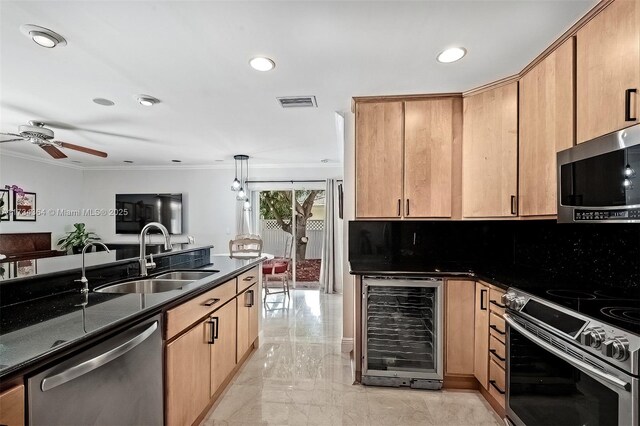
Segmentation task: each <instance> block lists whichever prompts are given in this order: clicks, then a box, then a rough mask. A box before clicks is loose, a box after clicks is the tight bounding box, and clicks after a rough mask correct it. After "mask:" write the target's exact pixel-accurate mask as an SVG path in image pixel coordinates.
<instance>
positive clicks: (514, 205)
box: [511, 195, 518, 214]
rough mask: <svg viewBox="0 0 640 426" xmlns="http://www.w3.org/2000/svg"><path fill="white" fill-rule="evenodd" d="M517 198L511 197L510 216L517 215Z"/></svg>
mask: <svg viewBox="0 0 640 426" xmlns="http://www.w3.org/2000/svg"><path fill="white" fill-rule="evenodd" d="M517 200H518V197H516V196H515V195H512V196H511V214H518V203H517Z"/></svg>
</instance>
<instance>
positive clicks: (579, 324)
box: [502, 288, 640, 374]
mask: <svg viewBox="0 0 640 426" xmlns="http://www.w3.org/2000/svg"><path fill="white" fill-rule="evenodd" d="M502 302H503V304H504V305H505V306H506V307H507V309H509V310H512V311H516V312H518V313H519V314H520V315H524V316H525V317H527V318H530V319H533V320H534V321H535V323H537V324H539V325H541V326H544V327H545V328H546V329H548V330H551V331H553V332H554V333H555V334H557V335H559V336H560V337H563V338H564V339H567V338H568V339H569V340H571V341H573V342H575V343H574V344H576V345H579V346H582V347H583V348H584V349H585V350H586V351H588V352H589V353H592V354H593V355H596V356H598V357H599V358H601V359H602V360H606V361H607V362H609V363H611V364H614V365H617V366H618V367H620V368H623V369H625V370H626V371H628V372H630V373H632V374H639V371H638V368H639V366H638V364H639V361H640V336H638V335H635V334H632V333H628V332H626V331H623V330H620V329H617V328H615V327H613V326H611V325H609V324H606V323H602V322H599V321H597V320H595V319H593V318H590V317H587V316H585V315H583V314H580V313H578V312H575V311H573V310H571V309H568V308H566V307H564V306H560V305H556V304H555V303H553V302H550V301H547V300H544V299H541V298H537V297H534V296H531V295H529V294H527V293H525V292H523V291H520V290H518V289H514V288H510V289H509V291H507V293H505V294H504V295H503V296H502Z"/></svg>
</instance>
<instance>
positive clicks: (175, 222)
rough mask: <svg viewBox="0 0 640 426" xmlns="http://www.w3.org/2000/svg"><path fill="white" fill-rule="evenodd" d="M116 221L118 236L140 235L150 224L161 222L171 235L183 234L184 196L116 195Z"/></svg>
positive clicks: (151, 230) (155, 231) (153, 231)
mask: <svg viewBox="0 0 640 426" xmlns="http://www.w3.org/2000/svg"><path fill="white" fill-rule="evenodd" d="M115 219H116V234H139V233H140V231H142V228H143V227H144V226H145V225H146V224H147V223H149V222H160V223H161V224H163V225H164V226H165V227H166V228H167V230H169V233H171V234H182V194H116V215H115ZM149 232H151V233H157V232H160V231H158V230H157V229H150V230H149Z"/></svg>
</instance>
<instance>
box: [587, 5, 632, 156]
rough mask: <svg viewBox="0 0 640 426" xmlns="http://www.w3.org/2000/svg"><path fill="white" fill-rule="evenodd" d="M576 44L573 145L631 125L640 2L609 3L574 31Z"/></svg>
mask: <svg viewBox="0 0 640 426" xmlns="http://www.w3.org/2000/svg"><path fill="white" fill-rule="evenodd" d="M576 40H577V49H576V55H577V58H576V63H577V65H576V80H577V89H576V102H577V127H576V131H577V139H578V143H581V142H585V141H587V140H590V139H593V138H595V137H598V136H601V135H604V134H607V133H610V132H613V131H616V130H619V129H622V128H624V127H628V126H631V125H633V124H637V123H638V122H639V121H638V118H639V117H640V108H639V106H640V99H639V98H640V93H638V92H640V2H638V1H637V0H615V1H614V2H613V3H612V4H610V5H609V6H607V7H606V8H605V9H604V10H603V11H602V12H600V13H599V14H598V15H597V16H595V17H594V18H593V19H592V20H591V21H589V22H588V23H587V24H586V25H585V26H584V27H582V28H581V29H580V30H578V33H577V35H576ZM629 89H635V90H637V91H638V92H636V93H628V92H627V90H629ZM627 103H630V105H629V106H628V107H627V108H625V107H626V106H627ZM626 109H629V111H628V114H627V113H626V111H625V110H626ZM627 115H631V116H632V117H633V118H635V120H629V119H628V118H629V117H626V116H627Z"/></svg>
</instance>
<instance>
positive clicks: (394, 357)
mask: <svg viewBox="0 0 640 426" xmlns="http://www.w3.org/2000/svg"><path fill="white" fill-rule="evenodd" d="M442 288H443V282H442V280H439V279H434V278H403V277H393V278H391V277H373V276H367V277H364V278H363V282H362V327H363V329H362V336H363V348H362V351H363V365H362V384H364V385H375V386H394V387H398V386H410V387H412V388H420V389H440V388H441V387H442V378H443V372H442V370H443V369H442V361H443V360H442V357H443V348H442V321H443V302H442V298H443V293H442Z"/></svg>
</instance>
